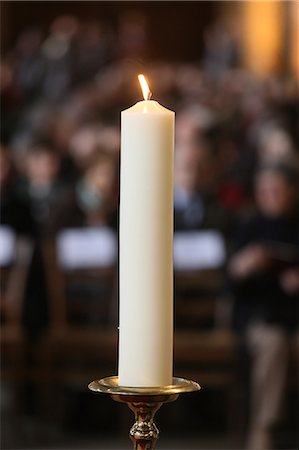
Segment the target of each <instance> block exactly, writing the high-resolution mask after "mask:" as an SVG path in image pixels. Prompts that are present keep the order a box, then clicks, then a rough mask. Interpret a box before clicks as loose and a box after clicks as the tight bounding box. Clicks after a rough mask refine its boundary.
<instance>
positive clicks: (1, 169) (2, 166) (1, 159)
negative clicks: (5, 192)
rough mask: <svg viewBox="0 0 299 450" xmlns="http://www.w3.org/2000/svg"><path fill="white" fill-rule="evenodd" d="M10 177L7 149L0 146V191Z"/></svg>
mask: <svg viewBox="0 0 299 450" xmlns="http://www.w3.org/2000/svg"><path fill="white" fill-rule="evenodd" d="M11 176H12V165H11V160H10V157H9V154H8V150H7V148H6V147H5V146H4V145H2V144H0V190H2V189H3V188H5V187H6V186H7V185H8V184H9V182H10V179H11Z"/></svg>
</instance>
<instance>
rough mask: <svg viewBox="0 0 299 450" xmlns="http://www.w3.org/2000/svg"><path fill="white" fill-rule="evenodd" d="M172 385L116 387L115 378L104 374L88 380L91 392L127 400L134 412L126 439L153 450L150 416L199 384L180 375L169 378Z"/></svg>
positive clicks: (138, 447) (153, 429)
mask: <svg viewBox="0 0 299 450" xmlns="http://www.w3.org/2000/svg"><path fill="white" fill-rule="evenodd" d="M172 380H173V381H172V384H171V385H169V386H161V387H148V388H147V387H124V386H119V384H118V377H116V376H113V377H107V378H103V379H102V380H96V381H92V382H91V383H90V384H89V385H88V387H89V389H90V390H91V391H94V392H101V393H105V394H110V395H111V397H112V399H113V400H115V401H117V402H121V403H127V405H128V406H129V408H130V409H131V410H132V411H133V412H134V414H135V423H134V425H133V426H132V428H131V430H130V438H131V440H132V442H133V443H134V449H135V450H153V449H154V448H155V445H156V442H157V439H158V437H159V430H158V428H157V427H156V425H155V423H154V416H155V413H156V412H157V411H158V409H159V408H160V407H161V406H162V405H163V403H168V402H173V401H174V400H176V399H177V398H178V396H179V394H184V393H186V392H194V391H199V389H200V386H199V384H197V383H195V381H190V380H185V379H184V378H173V379H172Z"/></svg>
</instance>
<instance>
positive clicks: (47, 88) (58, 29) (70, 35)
mask: <svg viewBox="0 0 299 450" xmlns="http://www.w3.org/2000/svg"><path fill="white" fill-rule="evenodd" d="M77 32H78V21H77V19H76V17H74V16H67V15H66V16H59V17H57V18H56V19H55V20H54V21H53V22H52V23H51V25H50V33H49V36H48V37H47V38H46V40H45V41H44V42H43V44H42V47H41V52H42V55H43V58H44V61H45V76H44V79H43V95H44V96H45V97H46V98H48V99H49V100H54V101H56V100H60V99H61V98H64V97H65V96H66V95H67V93H68V92H69V91H70V89H71V87H72V83H73V79H72V77H73V73H72V71H73V64H74V58H75V55H74V40H75V36H76V34H77Z"/></svg>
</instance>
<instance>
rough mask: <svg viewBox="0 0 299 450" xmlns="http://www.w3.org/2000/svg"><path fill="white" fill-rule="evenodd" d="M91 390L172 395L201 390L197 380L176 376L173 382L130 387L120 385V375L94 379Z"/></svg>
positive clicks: (128, 393)
mask: <svg viewBox="0 0 299 450" xmlns="http://www.w3.org/2000/svg"><path fill="white" fill-rule="evenodd" d="M88 387H89V389H90V390H91V391H95V392H104V393H107V394H122V395H171V394H183V393H184V392H193V391H199V389H200V386H199V384H198V383H196V382H195V381H191V380H185V379H184V378H177V377H174V378H173V379H172V384H169V385H167V386H158V387H128V386H119V384H118V377H117V376H112V377H106V378H102V379H101V380H95V381H92V382H91V383H90V384H89V385H88Z"/></svg>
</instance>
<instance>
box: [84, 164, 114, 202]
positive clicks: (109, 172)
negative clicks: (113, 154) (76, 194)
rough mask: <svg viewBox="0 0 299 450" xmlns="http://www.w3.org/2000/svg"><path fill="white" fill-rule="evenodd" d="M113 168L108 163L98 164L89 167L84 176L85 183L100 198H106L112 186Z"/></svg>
mask: <svg viewBox="0 0 299 450" xmlns="http://www.w3.org/2000/svg"><path fill="white" fill-rule="evenodd" d="M114 181H115V168H114V165H113V164H112V163H111V162H110V161H104V162H99V163H98V164H95V165H94V166H93V167H91V168H90V169H89V170H88V171H87V173H86V175H85V182H86V183H87V185H89V186H90V187H91V188H92V189H93V190H96V191H97V192H98V193H99V194H100V195H101V196H102V197H104V198H108V197H109V196H110V195H111V193H112V189H113V186H114Z"/></svg>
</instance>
